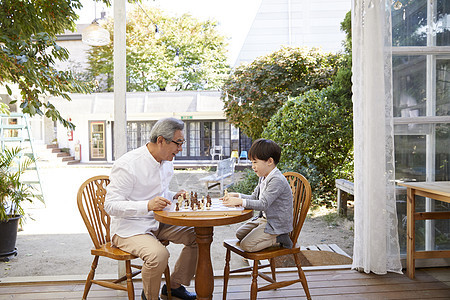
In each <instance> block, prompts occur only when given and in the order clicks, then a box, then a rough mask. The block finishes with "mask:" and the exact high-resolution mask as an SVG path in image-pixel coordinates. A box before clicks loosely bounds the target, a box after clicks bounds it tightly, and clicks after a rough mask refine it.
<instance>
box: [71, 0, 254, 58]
mask: <svg viewBox="0 0 450 300" xmlns="http://www.w3.org/2000/svg"><path fill="white" fill-rule="evenodd" d="M261 1H262V0H143V3H145V4H148V5H152V6H156V7H159V8H161V9H162V10H163V11H165V12H167V13H168V14H169V15H172V16H178V15H181V14H183V13H186V12H188V13H190V14H191V15H193V16H195V17H197V18H199V19H214V20H217V21H218V23H219V25H218V27H219V30H220V31H221V32H222V34H224V35H225V36H227V37H229V40H228V43H229V47H228V50H229V56H228V59H229V63H230V64H234V62H235V61H236V59H237V57H238V54H239V51H240V50H241V47H242V44H243V43H244V40H245V37H246V36H247V33H248V31H249V29H250V26H251V24H252V22H253V19H254V17H255V15H256V12H257V10H258V8H259V6H260V4H261ZM112 2H114V0H113V1H112ZM81 3H82V4H83V9H82V10H81V12H79V13H78V14H79V16H80V19H79V20H78V21H77V23H79V24H89V23H91V22H92V21H93V20H94V19H95V18H100V13H101V12H102V10H104V11H106V12H107V15H108V16H113V9H112V8H107V7H106V6H105V5H104V4H102V3H96V4H94V0H81Z"/></svg>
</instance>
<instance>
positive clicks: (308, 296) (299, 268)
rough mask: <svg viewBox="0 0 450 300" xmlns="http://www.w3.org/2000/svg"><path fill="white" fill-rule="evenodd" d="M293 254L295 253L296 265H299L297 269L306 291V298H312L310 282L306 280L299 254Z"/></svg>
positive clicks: (309, 299)
mask: <svg viewBox="0 0 450 300" xmlns="http://www.w3.org/2000/svg"><path fill="white" fill-rule="evenodd" d="M293 255H294V260H295V265H296V266H297V270H298V278H299V279H300V280H301V282H302V286H303V290H304V291H305V294H306V298H307V299H308V300H311V295H310V294H309V288H308V282H307V281H306V276H305V273H304V272H303V269H302V266H301V264H300V258H298V256H297V255H296V254H293Z"/></svg>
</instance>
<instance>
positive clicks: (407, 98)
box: [392, 55, 426, 117]
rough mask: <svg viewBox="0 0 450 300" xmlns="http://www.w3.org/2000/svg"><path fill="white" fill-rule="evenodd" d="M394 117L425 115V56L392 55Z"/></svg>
mask: <svg viewBox="0 0 450 300" xmlns="http://www.w3.org/2000/svg"><path fill="white" fill-rule="evenodd" d="M392 71H393V84H394V117H418V116H425V115H426V57H425V56H424V55H421V56H394V57H393V58H392Z"/></svg>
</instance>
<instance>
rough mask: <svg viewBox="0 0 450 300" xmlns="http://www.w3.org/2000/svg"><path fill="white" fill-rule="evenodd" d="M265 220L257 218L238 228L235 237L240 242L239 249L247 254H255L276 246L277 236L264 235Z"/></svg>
mask: <svg viewBox="0 0 450 300" xmlns="http://www.w3.org/2000/svg"><path fill="white" fill-rule="evenodd" d="M266 225H267V220H266V219H265V218H258V219H256V220H252V221H249V222H247V223H245V224H244V225H242V226H241V227H239V228H238V230H237V231H236V237H237V238H238V239H239V240H240V241H241V248H242V250H244V251H247V252H256V251H259V250H262V249H265V248H268V247H271V246H274V245H276V244H277V234H269V233H265V232H264V229H265V228H266Z"/></svg>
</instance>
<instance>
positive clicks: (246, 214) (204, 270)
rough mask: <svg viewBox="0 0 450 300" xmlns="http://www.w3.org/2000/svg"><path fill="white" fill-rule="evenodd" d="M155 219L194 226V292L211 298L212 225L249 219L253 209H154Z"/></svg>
mask: <svg viewBox="0 0 450 300" xmlns="http://www.w3.org/2000/svg"><path fill="white" fill-rule="evenodd" d="M154 216H155V219H156V220H157V221H159V222H161V223H165V224H169V225H178V226H190V227H194V229H195V235H196V240H197V244H198V259H197V271H196V273H195V292H196V293H197V299H212V295H213V291H214V273H213V268H212V264H211V243H212V241H213V229H214V226H221V225H228V224H234V223H239V222H242V221H245V220H248V219H250V218H251V217H252V216H253V210H243V211H242V212H241V214H238V215H224V213H223V212H218V214H217V215H208V216H199V215H195V216H194V215H189V216H171V215H170V212H168V211H164V210H163V211H154Z"/></svg>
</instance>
